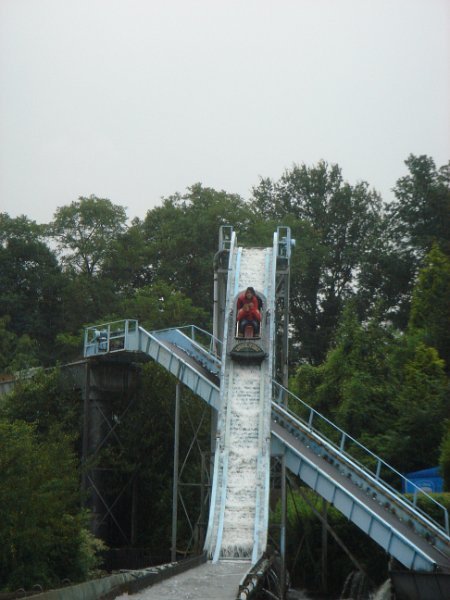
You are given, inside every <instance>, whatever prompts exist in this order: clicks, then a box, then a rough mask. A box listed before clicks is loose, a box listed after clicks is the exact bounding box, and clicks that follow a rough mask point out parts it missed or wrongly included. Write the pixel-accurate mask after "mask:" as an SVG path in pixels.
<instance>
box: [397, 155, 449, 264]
mask: <svg viewBox="0 0 450 600" xmlns="http://www.w3.org/2000/svg"><path fill="white" fill-rule="evenodd" d="M405 164H406V166H407V167H408V170H409V173H408V174H407V175H405V176H404V177H401V178H400V179H399V180H398V181H397V183H396V185H395V187H394V193H395V197H396V199H395V201H394V202H393V203H392V204H390V205H389V208H388V214H389V217H390V223H391V228H392V233H393V237H394V239H395V240H396V242H397V244H398V246H399V247H403V248H406V249H408V250H409V251H410V252H411V254H412V255H413V256H414V257H416V260H417V259H421V258H422V257H423V256H424V255H425V253H426V252H428V251H429V250H431V246H432V244H433V242H437V243H438V244H439V245H440V247H441V248H442V249H443V250H444V251H445V252H446V253H449V252H450V244H449V242H450V238H449V236H450V163H447V164H446V165H444V166H442V167H441V168H440V169H437V168H436V165H435V162H434V160H433V159H432V158H430V157H428V156H425V155H421V156H414V155H413V154H411V155H410V156H409V157H408V159H407V160H406V161H405Z"/></svg>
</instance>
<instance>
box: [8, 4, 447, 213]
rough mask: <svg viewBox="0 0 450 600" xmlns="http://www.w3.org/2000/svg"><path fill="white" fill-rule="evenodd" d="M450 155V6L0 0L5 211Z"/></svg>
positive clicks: (395, 169) (382, 185) (137, 200)
mask: <svg viewBox="0 0 450 600" xmlns="http://www.w3.org/2000/svg"><path fill="white" fill-rule="evenodd" d="M410 153H413V154H427V155H429V156H431V157H433V158H434V160H435V161H436V164H437V165H438V166H441V165H442V164H444V163H446V162H447V161H448V160H449V159H450V0H226V1H225V0H0V211H2V212H7V213H8V214H9V215H10V216H12V217H15V216H18V215H20V214H25V215H27V216H28V217H29V218H30V219H33V220H36V221H37V222H39V223H44V222H48V221H50V220H51V219H52V217H53V214H54V212H55V210H56V208H57V207H58V206H64V205H67V204H70V202H72V201H73V200H77V198H78V197H79V196H89V195H90V194H95V195H97V196H99V197H103V198H109V199H110V200H111V201H112V202H114V203H116V204H120V205H122V206H125V207H127V214H128V216H129V217H130V218H133V217H135V216H138V217H141V218H142V217H144V216H145V213H146V212H147V210H148V209H150V208H152V207H154V206H155V205H158V204H160V203H161V197H163V196H169V195H171V194H173V193H175V192H177V191H178V192H183V191H184V190H185V189H186V187H187V186H189V185H192V184H193V183H196V182H201V183H203V184H204V185H205V186H211V187H214V188H216V189H224V190H226V191H227V192H230V193H231V192H232V193H238V194H240V195H241V196H242V197H244V198H249V197H250V194H251V188H252V186H254V185H256V184H257V183H258V181H259V177H260V176H263V177H272V178H274V179H278V178H279V177H280V176H281V174H282V173H283V171H284V170H285V169H286V168H290V167H291V166H292V164H293V163H302V162H304V163H306V164H308V165H313V164H315V163H316V162H317V161H318V160H320V159H324V160H326V161H327V162H329V163H338V164H339V165H340V167H341V168H342V171H343V175H344V178H345V179H346V180H348V181H349V182H350V183H352V184H354V183H356V182H357V181H359V180H366V181H368V182H369V184H370V185H371V186H372V187H374V188H375V189H377V190H378V191H380V192H381V194H382V195H383V197H384V198H385V199H386V200H388V199H390V198H391V197H392V194H391V192H390V189H391V188H392V187H393V185H394V184H395V181H396V180H397V179H398V178H399V177H400V176H402V175H404V174H405V172H406V168H405V166H404V160H405V159H406V158H407V156H408V155H409V154H410Z"/></svg>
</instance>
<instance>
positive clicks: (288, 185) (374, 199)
mask: <svg viewBox="0 0 450 600" xmlns="http://www.w3.org/2000/svg"><path fill="white" fill-rule="evenodd" d="M252 208H253V210H254V211H255V212H256V215H257V216H258V217H259V218H260V219H264V218H269V219H271V220H272V222H275V221H278V223H280V224H285V225H289V226H291V228H292V232H293V237H294V238H296V240H297V247H296V249H295V252H294V253H293V258H292V268H291V314H292V319H293V324H294V327H295V330H296V334H297V338H299V339H300V340H301V345H300V358H301V359H303V360H307V361H309V362H311V363H312V364H319V363H320V362H321V361H322V360H323V359H324V357H325V355H326V352H327V349H328V346H329V343H330V341H331V339H332V336H333V333H334V331H335V328H336V325H337V322H338V319H339V316H340V313H341V311H342V308H343V306H344V303H345V300H346V299H347V298H349V297H351V296H352V295H353V294H354V290H355V288H356V286H357V282H358V272H359V271H360V268H361V265H362V262H363V258H364V256H365V255H366V254H367V253H368V252H369V251H370V249H371V248H372V247H373V244H374V241H375V240H376V239H377V238H378V235H379V233H380V231H381V223H382V221H381V218H380V210H381V200H380V198H379V196H378V194H376V193H375V192H373V191H371V190H369V188H368V185H367V184H366V183H364V182H361V183H358V184H356V185H355V186H351V185H350V184H348V183H346V182H344V180H343V177H342V173H341V170H340V168H339V167H338V166H337V165H331V166H329V165H328V164H327V163H325V162H323V161H321V162H319V163H318V164H317V165H316V166H314V167H310V168H309V167H307V166H306V165H304V164H303V165H295V166H294V167H292V169H291V170H290V171H286V172H285V173H284V174H283V175H282V177H281V178H280V180H279V181H277V182H273V181H271V180H270V179H262V180H261V181H260V184H259V186H257V187H255V188H254V189H253V202H252Z"/></svg>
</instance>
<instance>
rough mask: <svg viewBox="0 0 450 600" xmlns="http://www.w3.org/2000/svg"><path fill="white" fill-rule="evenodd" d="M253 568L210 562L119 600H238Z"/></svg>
mask: <svg viewBox="0 0 450 600" xmlns="http://www.w3.org/2000/svg"><path fill="white" fill-rule="evenodd" d="M249 569H250V562H249V561H230V560H226V561H220V562H218V563H216V564H213V563H212V562H207V563H204V564H203V565H200V566H199V567H196V568H195V569H190V570H189V571H185V572H184V573H180V574H179V575H175V576H174V577H171V578H170V579H167V580H165V581H161V582H160V583H156V584H155V585H153V586H152V587H150V588H147V589H146V590H142V592H139V593H137V594H133V595H132V596H128V594H123V595H121V596H118V597H117V599H116V600H119V599H120V600H126V599H127V598H130V600H194V599H195V600H235V598H236V596H237V594H238V591H239V583H240V581H241V579H242V578H243V576H244V575H245V573H246V572H247V571H248V570H249Z"/></svg>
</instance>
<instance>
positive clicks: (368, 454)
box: [272, 381, 449, 536]
mask: <svg viewBox="0 0 450 600" xmlns="http://www.w3.org/2000/svg"><path fill="white" fill-rule="evenodd" d="M272 390H273V403H274V405H275V407H276V409H278V410H281V411H282V412H284V413H286V414H287V415H288V416H289V418H290V419H292V420H293V421H294V423H295V424H296V425H297V426H298V427H300V428H301V429H303V430H305V429H306V430H307V431H309V432H314V433H316V434H318V436H320V438H321V440H325V441H326V442H327V443H328V444H329V445H330V446H331V447H332V449H333V450H334V452H335V453H337V454H338V455H343V456H344V457H345V458H346V460H347V461H349V462H350V463H351V464H352V466H353V467H356V468H357V469H358V470H359V471H362V472H363V473H364V474H365V475H366V476H368V477H369V478H370V479H372V480H374V481H376V483H377V485H378V486H381V487H382V488H383V489H384V490H385V491H386V492H388V493H389V495H391V496H394V497H395V500H396V502H398V503H400V504H403V505H404V506H405V507H408V508H409V510H412V511H413V512H415V513H419V514H420V516H421V517H422V518H424V519H425V520H426V521H427V522H428V523H430V524H431V525H434V526H435V527H436V528H437V529H438V530H439V531H440V532H441V533H443V534H444V535H447V536H448V534H449V519H448V511H447V509H446V508H445V506H443V505H442V504H440V503H439V502H437V501H436V500H435V499H434V498H433V497H432V496H430V495H429V494H428V493H427V492H425V491H424V490H422V489H421V488H419V487H418V486H416V485H415V484H414V483H413V482H412V481H410V480H409V479H407V478H406V477H405V476H404V475H403V474H402V473H400V472H399V471H397V470H396V469H394V468H393V467H391V466H390V465H389V464H388V463H386V462H385V461H384V460H383V459H382V458H380V457H379V456H377V455H376V454H374V453H373V452H372V451H371V450H369V449H368V448H366V447H365V446H364V445H363V444H361V443H360V442H358V441H357V440H355V438H353V437H352V436H351V435H349V434H348V433H346V432H345V431H344V430H342V429H341V428H340V427H338V426H337V425H336V424H335V423H333V422H332V421H330V420H329V419H327V418H326V417H324V416H323V415H321V414H320V413H319V412H317V411H316V410H315V409H314V408H312V407H311V406H309V405H308V404H306V402H304V401H303V400H301V399H300V398H298V397H297V396H295V395H294V394H293V393H292V392H290V391H289V390H287V389H286V388H285V387H283V386H282V385H281V384H279V383H278V382H276V381H273V382H272ZM289 401H291V403H293V404H294V406H295V409H294V410H291V409H290V408H289V407H288V402H289ZM302 414H303V415H304V416H302ZM364 459H366V460H365V462H362V461H363V460H364ZM369 465H374V468H371V467H370V466H369ZM382 470H384V471H385V473H387V476H386V475H385V474H383V477H384V478H383V477H382ZM387 479H391V480H392V483H389V482H388V481H387ZM395 482H397V485H398V487H400V489H398V488H397V487H395V486H394V485H393V483H395ZM406 482H408V483H409V484H410V485H411V486H413V489H414V494H413V499H412V500H410V499H409V498H408V497H407V496H405V495H403V494H402V493H401V491H400V490H401V486H402V484H405V483H406ZM420 496H422V497H424V498H426V499H427V500H428V501H429V502H430V503H431V504H432V505H433V506H435V507H436V508H437V509H438V511H439V512H440V513H441V515H442V516H441V522H438V521H436V520H435V519H434V518H433V517H432V516H431V515H430V514H429V513H427V512H426V511H425V510H423V509H422V508H420V507H419V506H418V498H419V497H420Z"/></svg>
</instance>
